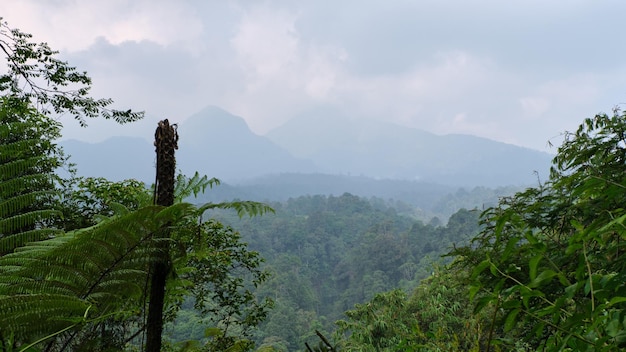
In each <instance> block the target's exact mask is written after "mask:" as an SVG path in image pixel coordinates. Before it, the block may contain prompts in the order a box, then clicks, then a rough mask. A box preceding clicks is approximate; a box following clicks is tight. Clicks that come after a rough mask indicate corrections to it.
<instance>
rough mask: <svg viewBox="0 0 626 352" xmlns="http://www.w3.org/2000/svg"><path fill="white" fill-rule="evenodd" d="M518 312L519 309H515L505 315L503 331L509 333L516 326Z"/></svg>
mask: <svg viewBox="0 0 626 352" xmlns="http://www.w3.org/2000/svg"><path fill="white" fill-rule="evenodd" d="M520 311H521V309H520V308H516V309H513V310H512V311H511V312H509V315H507V317H506V320H505V321H504V331H511V329H513V327H515V325H516V324H517V320H516V319H517V315H518V314H519V312H520Z"/></svg>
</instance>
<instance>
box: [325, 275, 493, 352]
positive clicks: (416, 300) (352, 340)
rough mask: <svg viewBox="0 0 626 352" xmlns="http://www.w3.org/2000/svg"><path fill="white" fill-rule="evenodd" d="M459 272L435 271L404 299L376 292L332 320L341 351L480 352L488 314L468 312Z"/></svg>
mask: <svg viewBox="0 0 626 352" xmlns="http://www.w3.org/2000/svg"><path fill="white" fill-rule="evenodd" d="M466 276H467V273H466V272H465V271H458V270H455V269H452V268H449V267H442V268H436V271H435V272H434V273H433V275H431V276H430V277H429V278H428V279H426V280H423V281H422V282H421V283H420V285H419V286H418V287H417V288H416V289H415V290H414V291H413V293H412V295H411V296H410V297H407V296H406V294H405V293H404V292H402V291H400V290H393V291H389V292H385V293H380V294H377V295H376V296H375V297H374V299H372V300H371V301H369V302H367V303H365V304H357V305H356V306H355V308H354V309H352V310H349V311H347V312H346V317H347V319H345V320H339V321H337V325H338V330H337V334H336V336H335V338H336V339H337V340H338V341H339V343H338V346H339V349H340V350H342V351H484V350H485V347H486V345H487V344H486V342H487V335H488V329H486V328H487V327H488V326H489V325H490V314H489V313H490V312H489V311H488V310H485V311H484V312H481V313H479V314H476V313H474V312H473V309H472V305H471V303H470V301H469V298H468V292H467V291H468V287H467V286H466V284H465V283H466Z"/></svg>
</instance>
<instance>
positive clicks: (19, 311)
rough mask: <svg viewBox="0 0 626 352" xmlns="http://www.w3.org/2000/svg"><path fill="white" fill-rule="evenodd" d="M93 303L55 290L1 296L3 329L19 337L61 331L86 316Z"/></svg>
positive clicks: (16, 337) (0, 318)
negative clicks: (52, 292) (54, 291)
mask: <svg viewBox="0 0 626 352" xmlns="http://www.w3.org/2000/svg"><path fill="white" fill-rule="evenodd" d="M89 306H90V304H89V303H88V302H86V301H84V300H81V299H78V298H72V297H68V296H66V295H56V294H28V295H11V296H0V331H2V333H3V334H5V333H9V332H12V333H13V334H14V336H15V339H16V340H24V339H35V338H39V337H41V336H45V335H46V332H54V331H59V330H62V329H64V328H67V327H68V326H71V325H73V324H75V322H76V321H77V320H79V319H81V318H82V317H84V314H85V311H86V310H87V309H88V308H89Z"/></svg>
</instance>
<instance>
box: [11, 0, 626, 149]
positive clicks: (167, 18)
mask: <svg viewBox="0 0 626 352" xmlns="http://www.w3.org/2000/svg"><path fill="white" fill-rule="evenodd" d="M624 13H626V2H624V1H621V0H603V1H592V0H588V1H582V0H551V1H545V0H524V1H522V0H509V1H501V0H474V1H467V0H385V1H369V0H360V1H355V0H345V1H336V0H334V1H326V0H310V1H292V0H267V1H263V0H258V1H253V0H241V1H228V0H206V1H202V0H178V1H174V0H170V1H166V0H108V1H77V0H2V1H1V2H0V17H3V18H4V20H5V21H7V22H8V24H9V26H10V27H14V28H19V29H21V30H22V31H24V32H27V33H31V34H33V35H34V40H35V41H37V42H40V41H45V42H48V44H50V46H51V47H52V48H54V49H57V50H59V51H60V52H61V57H62V58H63V59H65V60H67V61H69V62H70V64H71V65H73V66H77V68H78V69H79V70H81V71H82V70H85V71H87V72H88V73H89V74H90V76H91V77H92V78H93V89H92V92H93V94H94V96H96V97H110V98H112V99H113V100H114V101H115V107H116V108H119V109H127V108H132V109H134V110H139V111H142V110H143V111H145V112H146V118H145V119H144V120H143V121H141V122H138V123H135V124H130V125H123V126H119V125H116V124H115V123H114V122H111V121H103V120H91V121H89V127H87V128H80V127H79V126H78V123H76V122H75V121H73V120H71V119H69V118H66V117H61V120H62V122H63V123H64V126H65V127H64V132H63V134H64V138H73V139H79V140H85V141H91V142H97V141H101V140H103V139H105V138H108V137H110V136H114V135H132V136H140V137H143V138H146V139H150V138H151V137H152V136H153V133H154V128H155V127H156V123H157V122H158V121H159V120H161V119H163V118H168V119H169V120H170V121H173V122H184V120H185V119H186V118H187V117H189V116H190V115H192V114H194V113H195V112H198V111H200V110H201V109H202V108H204V107H205V106H208V105H215V106H219V107H221V108H223V109H225V110H227V111H229V112H231V113H233V114H235V115H238V116H241V117H242V118H244V119H245V120H246V122H247V124H248V125H249V127H250V128H251V129H252V131H254V132H255V133H257V134H260V135H263V134H265V133H267V132H268V131H270V130H272V129H273V128H276V127H278V126H280V125H282V124H284V123H285V122H286V121H288V120H289V119H291V118H293V117H294V116H298V115H302V114H306V112H307V111H313V110H315V109H317V108H320V107H323V108H331V109H335V110H336V111H340V112H342V113H343V114H345V115H347V116H349V117H350V118H352V119H374V120H383V121H388V122H392V123H395V124H399V125H403V126H407V127H412V128H419V129H423V130H426V131H429V132H432V133H436V134H450V133H461V134H472V135H476V136H481V137H486V138H490V139H493V140H497V141H502V142H506V143H511V144H516V145H520V146H524V147H528V148H533V149H538V150H543V151H548V152H552V153H553V152H555V150H554V148H550V147H549V143H548V142H549V141H550V142H551V143H552V144H555V145H558V144H559V143H560V141H561V138H562V137H560V136H562V134H563V132H565V131H573V130H575V129H576V128H577V126H578V124H580V123H581V122H582V121H583V119H584V118H587V117H592V116H594V115H595V114H596V113H600V112H606V113H611V112H612V110H613V109H614V108H615V107H622V108H624V104H625V103H626V60H624V57H625V56H626V55H625V54H626V46H624V45H623V41H624V34H625V32H626V31H625V30H624V29H623V28H624V27H623V14H624ZM181 138H183V137H182V136H181Z"/></svg>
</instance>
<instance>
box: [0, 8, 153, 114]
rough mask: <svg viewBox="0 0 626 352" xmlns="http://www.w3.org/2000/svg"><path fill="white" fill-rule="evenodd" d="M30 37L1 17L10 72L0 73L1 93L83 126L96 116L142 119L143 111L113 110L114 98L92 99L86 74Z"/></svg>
mask: <svg viewBox="0 0 626 352" xmlns="http://www.w3.org/2000/svg"><path fill="white" fill-rule="evenodd" d="M31 38H32V35H30V34H28V33H24V32H21V31H20V30H19V29H15V28H11V27H9V25H8V23H7V22H6V21H4V20H3V19H2V17H0V51H2V53H3V54H4V55H5V58H6V62H7V72H6V73H4V74H0V93H2V94H4V95H6V96H12V97H16V98H19V99H20V100H22V101H23V102H25V103H30V104H32V105H33V106H36V107H37V108H38V110H39V111H40V112H41V113H42V114H44V115H50V114H51V113H53V112H54V113H57V114H60V113H69V114H71V115H72V116H73V117H74V118H75V119H76V120H78V122H79V123H80V124H81V125H82V126H86V125H87V123H86V120H85V118H92V117H97V116H102V117H104V118H105V119H114V120H115V121H117V122H119V123H126V122H132V121H136V120H139V119H141V118H142V117H143V112H133V111H132V110H124V111H122V110H115V109H110V108H109V106H110V105H111V104H112V103H113V101H112V100H111V99H94V98H92V97H91V96H90V95H89V94H90V92H89V91H90V89H91V78H90V77H89V76H88V75H87V73H86V72H79V71H77V70H76V68H75V67H73V66H70V65H69V64H68V63H67V62H65V61H62V60H61V59H59V58H58V57H57V54H58V51H55V50H52V49H51V48H50V47H49V46H48V44H47V43H33V42H31V41H30V40H31Z"/></svg>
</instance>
